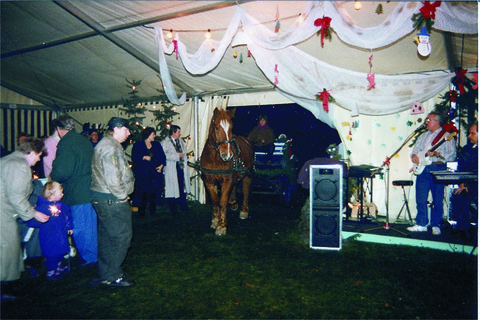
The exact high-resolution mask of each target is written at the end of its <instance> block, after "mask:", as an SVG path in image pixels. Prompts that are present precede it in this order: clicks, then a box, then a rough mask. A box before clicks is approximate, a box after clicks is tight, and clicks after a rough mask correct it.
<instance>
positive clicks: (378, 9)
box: [375, 3, 383, 14]
mask: <svg viewBox="0 0 480 320" xmlns="http://www.w3.org/2000/svg"><path fill="white" fill-rule="evenodd" d="M375 13H376V14H382V13H383V6H382V4H381V3H379V4H378V6H377V8H376V9H375Z"/></svg>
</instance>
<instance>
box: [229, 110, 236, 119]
mask: <svg viewBox="0 0 480 320" xmlns="http://www.w3.org/2000/svg"><path fill="white" fill-rule="evenodd" d="M235 111H237V108H233V109H232V110H230V111H229V113H230V118H233V117H235Z"/></svg>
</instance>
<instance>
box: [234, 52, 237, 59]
mask: <svg viewBox="0 0 480 320" xmlns="http://www.w3.org/2000/svg"><path fill="white" fill-rule="evenodd" d="M233 57H234V58H235V59H236V58H237V51H233Z"/></svg>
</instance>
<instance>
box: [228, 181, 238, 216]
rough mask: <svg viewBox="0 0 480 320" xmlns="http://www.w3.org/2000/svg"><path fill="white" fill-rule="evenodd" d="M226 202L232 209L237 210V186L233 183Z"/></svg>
mask: <svg viewBox="0 0 480 320" xmlns="http://www.w3.org/2000/svg"><path fill="white" fill-rule="evenodd" d="M228 204H229V205H230V208H231V209H232V210H233V211H237V210H238V203H237V186H236V185H234V186H233V188H232V192H230V198H229V200H228Z"/></svg>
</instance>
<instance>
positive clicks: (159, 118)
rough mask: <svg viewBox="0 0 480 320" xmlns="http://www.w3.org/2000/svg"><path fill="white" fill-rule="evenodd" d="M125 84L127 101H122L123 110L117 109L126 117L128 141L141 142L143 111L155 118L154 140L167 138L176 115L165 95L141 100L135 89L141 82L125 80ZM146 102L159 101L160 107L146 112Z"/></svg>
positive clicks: (173, 107)
mask: <svg viewBox="0 0 480 320" xmlns="http://www.w3.org/2000/svg"><path fill="white" fill-rule="evenodd" d="M125 81H126V82H127V88H129V89H131V90H132V91H130V92H129V93H128V94H129V98H128V99H123V98H122V101H123V108H119V109H120V110H122V111H124V112H125V114H126V115H127V118H128V121H129V124H130V128H131V130H130V132H131V135H130V139H129V140H130V141H132V142H133V143H135V142H137V141H140V140H142V131H143V129H144V127H143V120H144V119H145V118H146V117H145V111H148V112H152V113H153V116H154V118H155V131H156V140H159V141H161V140H163V139H164V138H165V137H167V136H168V132H169V129H170V122H171V120H172V119H173V117H174V116H175V115H176V114H178V112H176V111H175V106H174V105H173V104H172V103H170V102H169V101H168V98H167V96H166V95H165V94H163V93H162V92H160V91H159V90H157V91H159V92H160V93H161V94H160V95H159V96H156V97H150V98H149V99H145V98H141V97H139V96H138V94H137V92H138V91H137V88H138V87H139V86H140V85H141V84H142V80H138V81H136V80H132V81H130V80H128V79H125ZM147 100H156V101H159V102H160V103H159V104H160V105H159V106H158V107H159V109H158V110H153V111H152V110H147V108H146V107H145V102H147Z"/></svg>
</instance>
